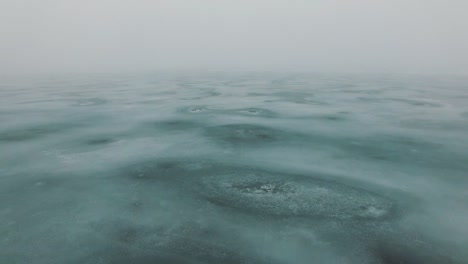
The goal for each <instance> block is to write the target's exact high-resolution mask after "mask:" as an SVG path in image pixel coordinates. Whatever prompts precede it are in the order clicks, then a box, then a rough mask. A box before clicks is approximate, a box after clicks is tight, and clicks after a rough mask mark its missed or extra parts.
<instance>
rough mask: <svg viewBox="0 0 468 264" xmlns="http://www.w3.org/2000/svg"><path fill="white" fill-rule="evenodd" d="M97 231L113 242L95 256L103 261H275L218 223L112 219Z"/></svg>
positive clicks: (113, 262) (99, 226) (97, 227)
mask: <svg viewBox="0 0 468 264" xmlns="http://www.w3.org/2000/svg"><path fill="white" fill-rule="evenodd" d="M101 225H103V226H101ZM96 231H97V232H99V233H101V234H103V235H104V238H106V239H108V244H109V245H111V246H110V247H109V249H110V250H105V251H104V252H97V253H96V254H95V255H94V256H93V258H99V259H101V260H102V262H100V263H112V264H115V263H252V264H253V263H274V262H272V261H271V260H270V261H266V259H267V258H268V257H266V256H262V257H260V256H257V255H256V254H253V253H251V252H249V251H248V250H246V249H244V248H243V247H242V243H240V241H238V240H239V239H238V238H237V237H236V236H232V235H230V236H227V235H226V234H224V233H223V232H220V230H218V229H217V228H216V227H203V226H199V225H198V224H190V223H187V224H182V225H174V226H171V225H167V226H153V225H151V226H136V225H131V224H130V223H125V222H122V221H117V222H115V221H114V222H113V221H110V222H107V223H102V224H100V225H98V226H96ZM109 251H114V252H113V254H109Z"/></svg>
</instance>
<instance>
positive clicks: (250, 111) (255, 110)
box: [229, 107, 276, 117]
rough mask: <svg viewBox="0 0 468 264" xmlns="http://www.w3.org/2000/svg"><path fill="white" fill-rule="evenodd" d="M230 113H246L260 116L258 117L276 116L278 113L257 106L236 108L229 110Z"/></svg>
mask: <svg viewBox="0 0 468 264" xmlns="http://www.w3.org/2000/svg"><path fill="white" fill-rule="evenodd" d="M229 113H232V114H240V115H246V116H258V117H275V116H276V113H274V112H273V111H270V110H268V109H263V108H255V107H250V108H242V109H236V110H232V111H229Z"/></svg>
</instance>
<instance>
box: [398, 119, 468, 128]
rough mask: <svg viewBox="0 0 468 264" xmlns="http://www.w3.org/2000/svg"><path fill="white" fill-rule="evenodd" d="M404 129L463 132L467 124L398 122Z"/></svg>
mask: <svg viewBox="0 0 468 264" xmlns="http://www.w3.org/2000/svg"><path fill="white" fill-rule="evenodd" d="M400 125H401V126H402V127H405V128H413V129H437V130H451V131H454V130H455V131H456V130H463V129H468V123H465V122H458V121H452V120H431V119H407V120H403V121H401V122H400Z"/></svg>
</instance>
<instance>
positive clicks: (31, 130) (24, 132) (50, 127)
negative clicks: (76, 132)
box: [0, 123, 81, 142]
mask: <svg viewBox="0 0 468 264" xmlns="http://www.w3.org/2000/svg"><path fill="white" fill-rule="evenodd" d="M80 125H81V124H78V123H76V124H74V123H50V124H40V125H36V126H31V127H23V128H18V129H11V130H7V131H3V132H0V141H12V142H15V141H25V140H33V139H37V138H40V137H44V136H49V135H52V134H56V133H61V132H65V131H67V130H70V129H73V128H76V127H78V126H80Z"/></svg>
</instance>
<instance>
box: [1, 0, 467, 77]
mask: <svg viewBox="0 0 468 264" xmlns="http://www.w3.org/2000/svg"><path fill="white" fill-rule="evenodd" d="M467 12H468V1H467V0H0V71H1V72H2V73H37V72H52V73H54V72H114V71H115V72H122V71H123V72H125V71H130V72H138V71H153V70H174V69H176V70H177V69H183V70H192V69H196V70H260V71H265V70H266V71H271V70H273V71H296V70H297V71H316V72H317V71H318V72H380V73H382V72H383V73H385V72H389V73H400V72H401V73H443V74H446V73H454V74H468V15H467Z"/></svg>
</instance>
